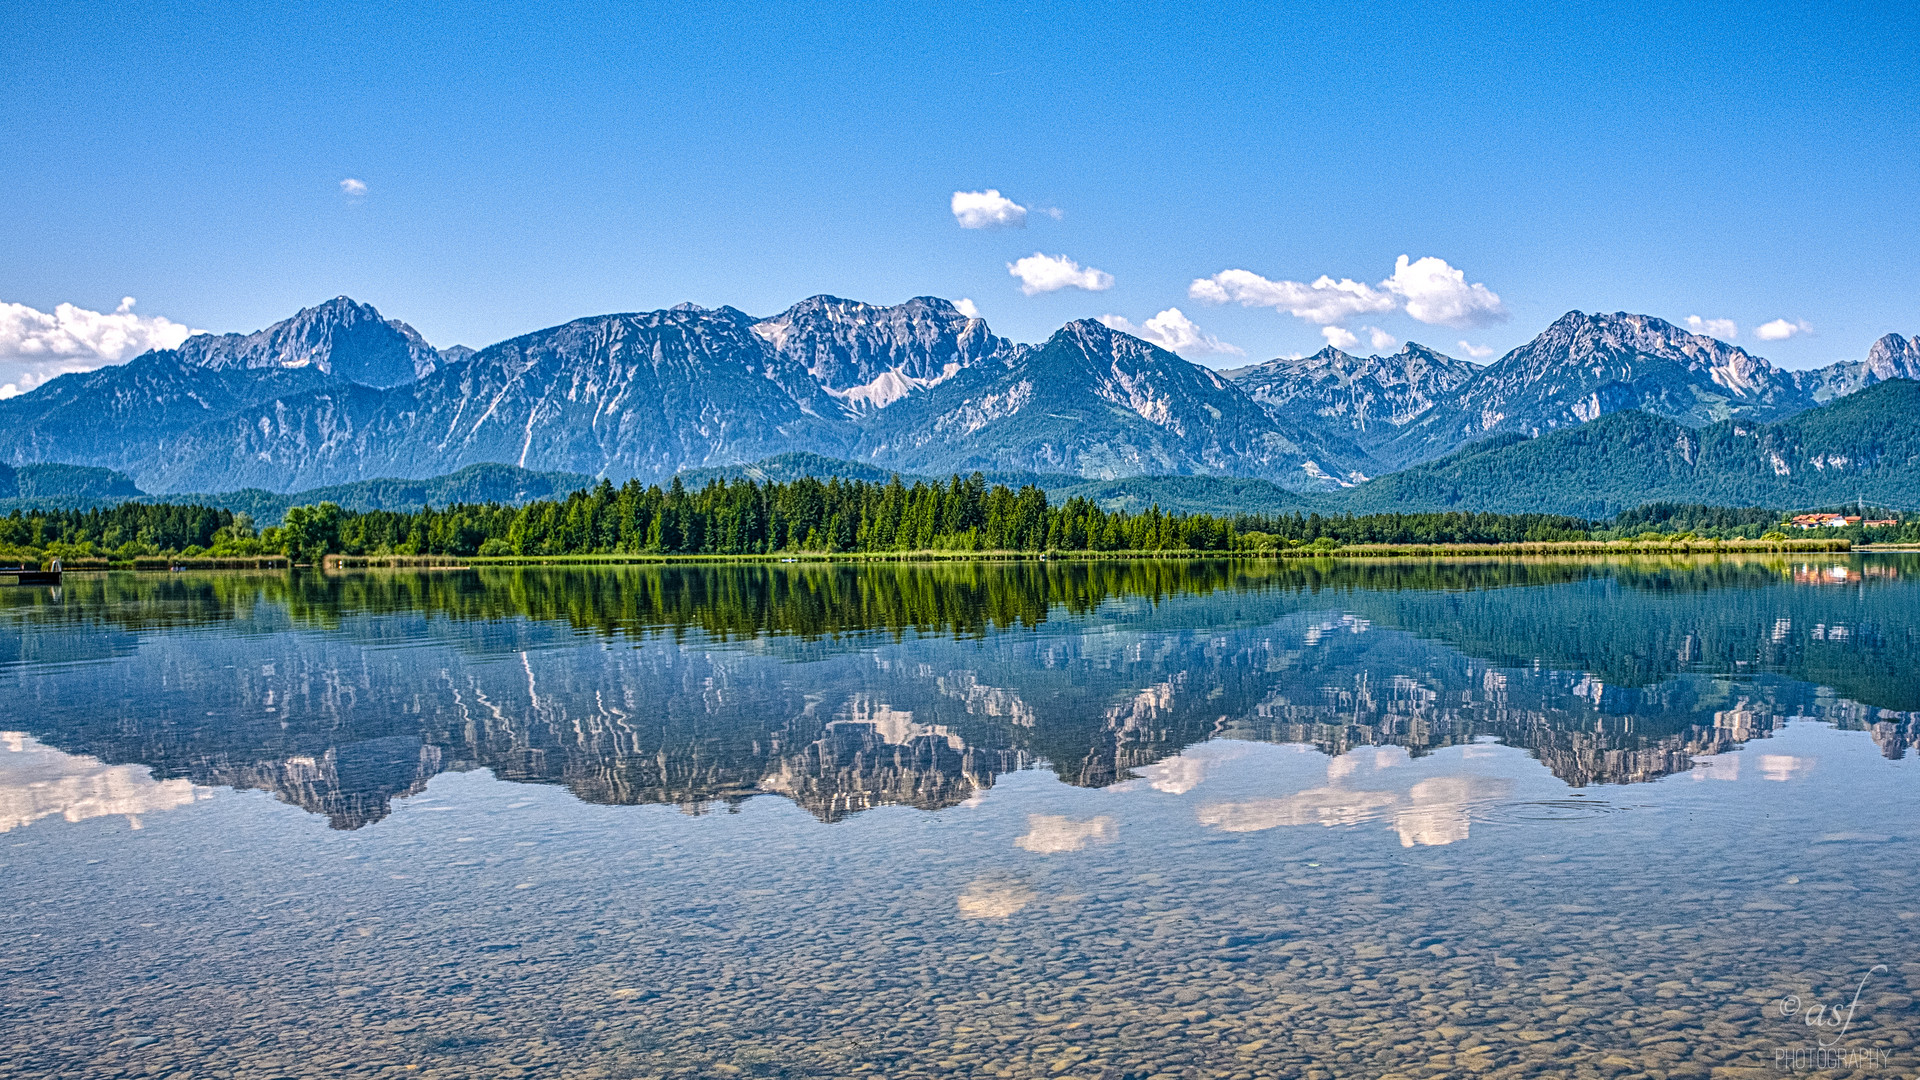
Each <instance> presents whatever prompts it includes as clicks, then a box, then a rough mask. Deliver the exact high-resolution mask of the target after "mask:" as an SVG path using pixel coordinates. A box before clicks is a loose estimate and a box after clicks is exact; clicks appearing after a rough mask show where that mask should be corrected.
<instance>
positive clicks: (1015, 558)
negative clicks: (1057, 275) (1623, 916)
mask: <svg viewBox="0 0 1920 1080" xmlns="http://www.w3.org/2000/svg"><path fill="white" fill-rule="evenodd" d="M1849 550H1851V545H1850V543H1849V542H1848V541H1846V540H1772V541H1770V540H1676V541H1636V540H1612V541H1604V540H1560V541H1530V542H1519V543H1511V544H1350V545H1348V546H1346V547H1338V548H1316V547H1311V546H1307V547H1297V548H1281V549H1266V550H1252V551H1247V550H1242V551H1178V550H1174V551H889V552H784V553H775V554H767V555H660V554H638V555H619V554H602V555H494V556H470V557H461V556H454V555H329V556H327V559H326V565H327V566H328V567H330V568H339V569H356V568H366V567H412V568H434V567H441V568H450V567H469V566H631V565H654V564H660V563H797V562H805V563H822V562H845V563H873V562H1033V561H1038V560H1043V559H1059V560H1070V561H1075V562H1088V561H1092V562H1100V561H1109V560H1131V559H1325V558H1334V559H1342V558H1360V559H1380V558H1407V559H1431V558H1445V557H1455V556H1457V557H1484V556H1488V555H1711V554H1733V553H1743V554H1779V553H1787V552H1795V553H1807V554H1836V553H1845V552H1847V551H1849Z"/></svg>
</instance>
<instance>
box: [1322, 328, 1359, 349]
mask: <svg viewBox="0 0 1920 1080" xmlns="http://www.w3.org/2000/svg"><path fill="white" fill-rule="evenodd" d="M1320 336H1321V337H1324V338H1326V339H1327V344H1329V345H1331V346H1333V347H1334V348H1336V349H1351V348H1353V347H1354V346H1355V345H1358V344H1360V339H1359V338H1357V337H1355V336H1354V335H1353V331H1351V330H1348V329H1346V328H1344V327H1339V326H1323V327H1321V328H1320Z"/></svg>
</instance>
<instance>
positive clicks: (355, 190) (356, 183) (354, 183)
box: [340, 176, 367, 199]
mask: <svg viewBox="0 0 1920 1080" xmlns="http://www.w3.org/2000/svg"><path fill="white" fill-rule="evenodd" d="M366 193H367V182H366V181H365V180H355V179H354V178H353V177H351V176H349V177H347V178H346V179H345V180H342V181H340V194H342V195H345V196H346V197H347V198H349V199H358V198H360V197H361V196H363V195H365V194H366Z"/></svg>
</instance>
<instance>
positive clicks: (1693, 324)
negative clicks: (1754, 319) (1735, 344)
mask: <svg viewBox="0 0 1920 1080" xmlns="http://www.w3.org/2000/svg"><path fill="white" fill-rule="evenodd" d="M1687 326H1688V327H1689V328H1690V329H1692V331H1693V332H1694V333H1696V334H1705V335H1707V336H1708V337H1716V338H1719V339H1720V340H1722V341H1732V340H1733V339H1734V338H1737V337H1739V336H1740V328H1739V327H1738V326H1735V325H1734V322H1733V320H1732V319H1703V318H1701V317H1700V316H1698V315H1689V316H1687Z"/></svg>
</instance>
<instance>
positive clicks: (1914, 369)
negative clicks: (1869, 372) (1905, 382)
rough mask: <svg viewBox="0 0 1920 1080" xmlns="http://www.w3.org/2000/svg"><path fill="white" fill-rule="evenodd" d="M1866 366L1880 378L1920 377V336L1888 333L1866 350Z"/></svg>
mask: <svg viewBox="0 0 1920 1080" xmlns="http://www.w3.org/2000/svg"><path fill="white" fill-rule="evenodd" d="M1867 366H1868V367H1869V368H1871V369H1873V373H1874V374H1875V375H1877V376H1879V377H1880V378H1882V379H1920V336H1915V337H1912V338H1903V337H1901V336H1900V335H1899V334H1888V335H1887V336H1885V337H1883V338H1881V339H1880V340H1879V341H1876V342H1874V343H1873V347H1872V348H1870V349H1868V350H1867Z"/></svg>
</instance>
